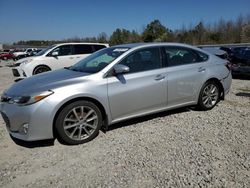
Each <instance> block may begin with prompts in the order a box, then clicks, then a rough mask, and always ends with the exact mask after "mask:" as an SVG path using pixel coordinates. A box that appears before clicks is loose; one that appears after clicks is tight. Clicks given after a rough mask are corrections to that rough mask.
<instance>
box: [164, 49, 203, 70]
mask: <svg viewBox="0 0 250 188" xmlns="http://www.w3.org/2000/svg"><path fill="white" fill-rule="evenodd" d="M164 52H165V60H166V63H167V65H168V66H169V67H172V66H178V65H187V64H192V63H197V62H202V61H206V60H207V59H208V56H207V55H206V54H203V53H201V52H198V51H194V50H192V49H188V48H183V47H165V48H164Z"/></svg>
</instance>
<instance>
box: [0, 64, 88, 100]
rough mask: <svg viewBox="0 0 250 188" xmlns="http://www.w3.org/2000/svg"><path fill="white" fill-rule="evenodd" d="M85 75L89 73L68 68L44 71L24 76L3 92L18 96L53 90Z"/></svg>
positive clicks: (74, 81)
mask: <svg viewBox="0 0 250 188" xmlns="http://www.w3.org/2000/svg"><path fill="white" fill-rule="evenodd" d="M87 75H90V73H84V72H76V71H72V70H68V69H60V70H56V71H52V72H46V73H42V74H38V75H35V76H32V77H29V78H25V79H23V80H21V81H19V82H17V83H15V84H13V85H12V86H11V87H10V88H9V89H8V90H6V92H5V93H6V94H8V95H11V96H20V95H30V94H33V93H37V92H43V91H48V90H53V89H55V88H58V87H61V86H66V85H68V84H74V83H78V82H79V81H82V80H83V77H84V76H87Z"/></svg>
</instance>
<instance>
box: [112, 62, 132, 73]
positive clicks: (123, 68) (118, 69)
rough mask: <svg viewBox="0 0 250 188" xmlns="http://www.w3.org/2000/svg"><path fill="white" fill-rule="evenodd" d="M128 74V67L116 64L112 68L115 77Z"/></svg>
mask: <svg viewBox="0 0 250 188" xmlns="http://www.w3.org/2000/svg"><path fill="white" fill-rule="evenodd" d="M128 72H129V67H128V66H126V65H122V64H116V65H115V66H114V73H115V75H118V74H124V73H128Z"/></svg>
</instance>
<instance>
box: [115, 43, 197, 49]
mask: <svg viewBox="0 0 250 188" xmlns="http://www.w3.org/2000/svg"><path fill="white" fill-rule="evenodd" d="M149 46H181V47H192V48H194V46H191V45H188V44H183V43H173V42H150V43H129V44H121V45H116V46H113V47H123V48H137V47H149Z"/></svg>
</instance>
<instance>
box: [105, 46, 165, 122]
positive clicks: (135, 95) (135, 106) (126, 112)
mask: <svg viewBox="0 0 250 188" xmlns="http://www.w3.org/2000/svg"><path fill="white" fill-rule="evenodd" d="M120 63H121V64H124V65H126V66H128V67H129V68H130V72H129V73H127V74H124V75H118V76H111V77H108V97H109V105H110V109H111V114H112V119H113V120H121V119H124V118H127V117H133V116H136V115H140V114H144V113H148V112H151V111H155V110H158V109H161V108H164V107H166V103H167V87H166V68H164V67H163V65H162V61H161V58H160V49H159V48H158V47H154V48H143V49H141V50H138V51H136V52H132V54H130V55H128V56H127V57H126V58H125V59H123V60H122V61H121V62H120Z"/></svg>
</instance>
